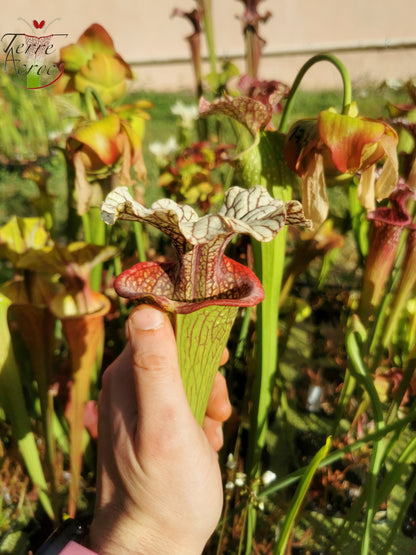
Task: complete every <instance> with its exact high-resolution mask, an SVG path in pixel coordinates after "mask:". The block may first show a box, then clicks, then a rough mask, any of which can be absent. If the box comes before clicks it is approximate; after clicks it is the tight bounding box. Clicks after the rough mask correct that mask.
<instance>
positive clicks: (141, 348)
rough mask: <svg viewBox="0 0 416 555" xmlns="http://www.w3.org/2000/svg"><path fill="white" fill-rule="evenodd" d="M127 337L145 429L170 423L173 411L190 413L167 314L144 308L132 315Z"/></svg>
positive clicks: (139, 308)
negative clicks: (167, 420)
mask: <svg viewBox="0 0 416 555" xmlns="http://www.w3.org/2000/svg"><path fill="white" fill-rule="evenodd" d="M127 335H128V337H129V342H130V347H131V350H132V359H133V376H134V384H135V389H136V397H137V406H138V416H139V422H140V427H141V429H142V430H143V428H144V427H147V426H150V427H151V426H154V427H155V426H157V423H158V422H159V425H160V423H162V422H166V419H170V418H172V411H173V412H174V414H177V412H178V411H180V412H182V413H184V412H185V413H187V412H190V409H189V406H188V402H187V399H186V395H185V392H184V389H183V385H182V380H181V376H180V371H179V364H178V353H177V348H176V341H175V335H174V332H173V329H172V326H171V324H170V322H169V319H168V317H167V315H166V314H165V313H164V312H162V311H161V310H159V309H157V308H154V307H153V306H150V305H141V306H139V307H137V308H136V309H134V310H133V312H132V313H131V314H130V316H129V319H128V321H127ZM155 431H156V430H155Z"/></svg>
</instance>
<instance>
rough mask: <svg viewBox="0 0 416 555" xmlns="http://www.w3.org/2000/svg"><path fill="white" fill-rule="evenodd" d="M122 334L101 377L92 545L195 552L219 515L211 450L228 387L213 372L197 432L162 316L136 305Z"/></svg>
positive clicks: (226, 409) (218, 441)
mask: <svg viewBox="0 0 416 555" xmlns="http://www.w3.org/2000/svg"><path fill="white" fill-rule="evenodd" d="M126 329H127V335H128V338H129V342H128V344H127V346H126V347H125V349H124V351H123V352H122V353H121V355H120V356H119V357H118V358H117V360H116V361H114V363H113V364H112V365H111V366H110V367H109V368H108V369H107V370H106V371H105V373H104V376H103V388H102V391H101V394H100V402H99V454H98V479H97V501H96V510H95V514H94V519H93V522H92V525H91V529H90V547H91V549H94V550H95V551H97V552H99V553H100V554H101V555H107V554H112V553H117V554H119V553H120V552H121V553H123V554H131V553H135V554H146V555H152V554H156V553H157V554H158V555H163V554H165V553H166V554H169V555H174V554H176V553H177V554H181V555H186V554H188V553H189V554H196V553H201V552H202V550H203V548H204V545H205V544H206V542H207V540H208V539H209V537H210V536H211V534H212V533H213V531H214V530H215V527H216V525H217V523H218V520H219V518H220V515H221V510H222V502H223V494H222V482H221V473H220V469H219V465H218V457H217V454H216V452H215V450H217V449H219V448H220V447H221V445H222V431H221V422H223V421H225V420H226V419H227V418H228V417H229V415H230V412H231V406H230V402H229V399H228V394H227V388H226V385H225V380H224V378H223V377H222V376H221V375H220V374H219V373H218V374H217V377H216V379H215V382H214V387H213V390H212V393H211V396H210V400H209V404H208V409H207V417H206V419H205V422H204V427H203V429H202V428H201V427H200V426H199V425H198V424H197V422H196V420H195V419H194V417H193V415H192V413H191V410H190V408H189V404H188V401H187V399H186V395H185V392H184V389H183V386H182V381H181V377H180V373H179V367H178V362H177V350H176V342H175V337H174V333H173V330H172V327H171V325H170V322H169V320H168V318H167V317H166V315H165V314H164V313H163V312H161V311H159V310H158V309H156V308H153V307H150V306H148V305H142V306H139V307H138V308H137V309H135V310H134V311H133V312H132V314H131V315H130V317H129V320H128V322H127V328H126Z"/></svg>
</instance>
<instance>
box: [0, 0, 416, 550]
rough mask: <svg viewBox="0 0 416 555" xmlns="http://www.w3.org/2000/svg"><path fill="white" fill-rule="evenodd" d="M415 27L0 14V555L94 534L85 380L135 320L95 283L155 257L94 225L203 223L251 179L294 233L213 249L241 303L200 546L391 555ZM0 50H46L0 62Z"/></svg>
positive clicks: (403, 437)
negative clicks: (160, 220) (21, 45)
mask: <svg viewBox="0 0 416 555" xmlns="http://www.w3.org/2000/svg"><path fill="white" fill-rule="evenodd" d="M414 15H415V8H414V6H413V3H412V2H411V1H410V0H398V1H397V2H396V3H395V5H394V10H393V8H392V6H391V5H390V4H388V3H387V2H385V3H384V2H377V3H376V2H373V1H369V2H365V3H363V2H358V1H354V2H350V3H348V4H345V3H341V2H337V1H336V2H334V1H330V0H320V1H318V2H309V1H308V0H298V1H293V0H292V1H289V0H286V1H280V0H264V1H261V2H259V1H255V0H254V1H249V0H241V1H235V0H228V1H227V2H221V1H220V0H216V1H211V2H209V1H207V0H205V1H203V0H200V1H198V2H196V1H195V2H191V1H190V2H188V3H187V4H186V5H185V4H183V3H182V4H180V3H178V2H174V1H172V2H167V1H162V0H161V1H155V2H152V3H147V2H133V1H132V2H130V1H127V0H123V1H121V2H119V3H118V5H115V4H114V3H109V2H96V1H90V2H88V3H85V2H79V1H78V0H75V1H74V2H72V3H71V4H68V3H63V2H59V1H58V2H55V4H53V5H52V4H51V3H50V2H48V3H47V2H46V1H43V0H42V1H39V2H37V3H36V5H34V4H33V3H29V2H26V1H24V2H20V3H19V5H13V6H10V7H8V8H5V12H4V14H3V15H2V21H1V30H2V44H3V62H2V65H1V66H0V69H1V71H0V103H1V111H0V491H1V504H0V553H13V554H16V555H18V554H25V553H28V552H30V551H31V550H32V551H34V550H36V549H37V548H38V547H39V545H40V544H41V543H42V542H43V541H44V540H45V538H46V537H47V536H48V534H49V532H50V531H51V530H53V528H54V527H55V526H57V525H58V524H59V523H60V522H61V521H62V519H64V518H66V517H67V516H68V515H69V516H76V518H78V519H79V520H81V521H83V522H85V523H87V524H88V522H89V521H90V520H91V517H92V511H93V504H94V495H95V477H96V475H95V473H96V468H95V467H96V442H97V428H96V425H97V419H96V417H97V413H96V402H97V398H98V392H99V389H100V380H101V375H102V371H103V370H104V369H105V367H106V366H107V365H108V364H109V363H110V362H111V361H112V360H114V358H115V357H116V356H117V355H118V354H119V353H120V351H121V349H122V347H123V345H124V344H125V340H126V339H125V336H124V321H125V319H126V317H127V315H128V313H129V311H130V309H131V307H132V306H133V304H134V302H131V301H130V300H127V299H124V298H120V297H119V296H118V295H117V294H116V293H115V290H114V285H115V278H116V276H118V275H120V274H121V273H122V271H123V270H127V269H128V268H129V267H131V266H132V265H134V264H137V263H143V262H145V261H147V262H152V263H154V264H155V265H161V266H160V267H162V268H164V267H165V266H163V265H164V264H166V263H167V262H170V261H171V260H172V258H173V259H174V258H175V253H174V249H173V248H172V244H171V243H170V242H169V240H168V239H167V238H166V236H165V235H164V234H162V233H161V232H160V231H159V230H157V229H155V228H154V227H153V226H152V225H150V224H149V223H148V222H146V221H141V220H140V218H139V219H138V221H136V222H134V223H131V222H117V223H116V224H115V225H114V226H112V227H109V226H105V225H104V224H103V222H102V221H101V218H100V207H101V203H102V201H103V200H104V199H105V197H106V195H107V193H109V192H110V191H112V190H114V189H115V188H117V187H120V186H122V187H128V191H129V192H130V194H131V195H132V196H133V197H134V199H135V201H136V202H138V203H139V204H141V205H143V204H144V205H145V206H147V207H150V206H151V205H152V203H154V202H156V201H157V200H159V199H161V198H169V199H171V200H172V201H174V202H177V203H178V204H180V205H181V204H188V205H190V206H191V207H192V208H193V209H194V210H195V213H196V214H197V215H198V216H196V217H201V218H203V217H208V216H209V215H210V214H211V213H215V212H216V211H218V209H219V207H220V206H221V204H222V203H223V201H224V199H225V198H226V193H227V190H229V189H230V188H231V187H239V188H242V189H243V190H251V187H253V186H260V187H263V188H265V189H266V190H267V191H268V193H269V194H270V198H274V199H282V200H283V201H286V202H289V203H290V202H292V200H295V201H299V202H302V203H303V209H304V211H305V216H306V218H307V219H308V220H311V222H312V223H311V224H310V225H309V228H308V225H304V226H303V227H302V226H300V227H299V226H298V227H296V226H294V225H287V226H284V227H283V228H282V229H281V231H280V232H279V234H278V235H277V237H276V239H273V241H270V242H266V243H262V244H260V243H259V242H258V241H256V240H255V239H250V238H248V237H247V236H245V235H244V236H238V237H235V238H233V239H232V240H231V241H230V244H229V246H228V247H227V254H228V256H229V257H230V258H231V259H232V260H234V261H235V262H238V263H239V264H242V265H243V266H244V267H248V268H249V269H250V271H253V272H254V273H256V274H257V276H258V277H259V279H260V280H261V281H262V284H263V287H264V290H265V300H264V301H263V303H261V304H260V305H259V306H257V307H247V306H246V305H242V306H241V307H240V308H239V310H238V312H237V313H236V317H235V323H234V326H233V328H232V331H231V333H230V337H229V341H228V348H229V351H230V360H229V362H228V363H227V364H226V366H225V368H223V369H222V371H223V372H224V374H225V376H226V379H227V383H228V387H229V391H230V396H231V400H232V403H233V408H234V410H233V416H232V418H231V420H230V422H229V423H227V425H226V426H225V446H224V449H223V451H222V452H221V455H220V462H221V468H222V471H223V477H224V492H225V506H224V513H223V516H222V519H221V522H220V524H219V526H218V530H217V531H216V533H215V534H214V536H213V538H212V540H211V542H210V543H209V545H208V546H207V548H206V553H217V554H220V553H227V554H230V555H234V554H240V553H246V554H247V555H248V554H251V553H255V554H261V553H264V554H268V553H278V554H284V553H293V554H305V555H306V554H309V553H311V554H312V553H363V554H365V553H379V552H381V553H402V554H403V553H409V554H410V553H413V552H414V540H415V538H416V470H415V469H416V466H415V465H416V435H415V420H416V379H415V374H414V372H415V368H416V289H415V278H416V276H415V274H414V271H413V268H414V264H415V262H416V259H415V257H416V232H415V229H416V227H415V226H416V223H415V214H416V204H415V200H416V197H415V189H416V147H415V137H416V128H415V121H416V81H415V76H416V35H415V32H414ZM14 35H16V45H17V40H18V39H17V37H24V35H30V36H34V37H36V38H35V39H34V40H35V42H36V44H40V43H39V42H38V41H39V40H41V38H42V37H45V36H48V35H53V37H52V38H51V39H49V41H53V44H54V47H55V49H56V50H54V51H53V52H51V54H50V58H48V57H47V55H46V53H45V52H43V56H42V49H41V53H40V54H41V55H40V56H38V57H36V56H35V57H33V56H32V58H30V56H27V57H25V56H24V55H23V54H22V55H21V56H20V60H19V61H18V60H17V58H16V59H15V60H11V58H10V57H9V58H7V56H8V48H7V45H9V44H10V40H11V37H13V36H14ZM21 40H22V41H23V40H26V39H24V38H22V39H21ZM28 40H30V39H28ZM25 44H26V47H27V45H28V42H26V43H25ZM48 44H50V42H49V43H48ZM16 45H15V46H16ZM43 48H44V50H45V48H47V46H45V47H43ZM16 54H17V53H16ZM19 55H20V54H19ZM48 56H49V54H48ZM45 58H46V59H47V60H54V62H55V63H56V64H57V65H58V64H59V63H60V62H62V63H63V66H62V67H63V75H62V76H61V77H60V78H59V79H58V80H57V81H56V83H54V84H53V85H50V86H43V87H41V88H35V87H36V84H38V85H44V84H45V83H46V82H45V81H44V80H43V81H42V79H44V78H45V75H43V76H41V79H40V80H39V81H36V75H32V77H35V81H33V79H32V80H31V79H29V77H27V76H26V75H24V74H20V73H19V72H18V71H16V67H21V66H19V64H20V63H29V62H30V63H33V62H39V63H40V64H41V63H44V62H45ZM16 64H17V65H16ZM45 67H46V66H45ZM46 84H47V85H49V83H46ZM201 99H202V100H201ZM103 145H104V147H103ZM288 220H289V218H288ZM302 222H303V224H305V220H302ZM286 223H289V221H287V222H286ZM269 270H270V271H269ZM200 279H201V280H202V281H203V279H204V278H203V276H202V277H200ZM140 294H141V295H142V293H140ZM143 295H144V297H140V298H141V299H142V300H143V298H145V300H146V301H147V302H148V301H149V299H151V301H152V302H156V303H158V302H159V299H158V298H156V297H155V294H154V292H153V291H145V292H144V293H143ZM224 295H225V296H227V295H226V293H225V294H224ZM219 296H220V297H221V295H219ZM155 299H156V300H155ZM206 300H207V299H191V300H189V299H186V301H187V302H188V301H189V302H191V304H192V302H195V303H198V302H205V301H206ZM176 301H177V299H176V300H175V302H176ZM168 310H171V308H169V309H168ZM175 310H176V309H174V310H173V313H174V314H175ZM181 317H182V315H180V316H178V314H176V315H175V316H172V318H173V319H175V318H176V321H177V322H179V321H180V319H181ZM178 329H179V327H178ZM80 337H82V338H84V341H80V340H79V338H80ZM186 379H187V378H186V376H185V375H184V381H185V382H186Z"/></svg>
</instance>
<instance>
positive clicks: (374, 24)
mask: <svg viewBox="0 0 416 555" xmlns="http://www.w3.org/2000/svg"><path fill="white" fill-rule="evenodd" d="M212 4H213V12H214V20H215V41H216V50H217V52H218V54H219V55H220V56H229V57H231V58H232V59H235V57H236V56H238V55H239V56H241V55H242V54H243V41H242V36H241V24H240V22H239V20H238V19H237V18H236V16H237V15H238V14H241V13H242V10H243V3H242V2H241V1H237V0H212ZM195 5H196V3H195V2H194V1H192V0H118V1H114V0H113V1H109V0H71V1H69V2H66V1H65V2H64V1H62V0H56V1H55V2H51V0H36V2H33V0H32V1H30V0H17V1H15V2H14V3H13V4H12V3H8V7H5V6H3V10H2V17H1V21H0V31H1V34H2V35H3V34H4V33H6V32H26V33H27V32H29V28H28V27H27V25H25V24H24V23H23V22H22V21H19V20H18V18H19V17H22V18H24V19H26V20H27V21H28V22H32V20H33V19H37V20H39V21H40V20H42V19H44V20H45V21H46V24H48V23H49V22H51V21H52V20H53V19H55V18H59V21H56V22H54V23H53V24H52V25H51V26H50V27H49V29H48V31H47V32H48V34H49V33H68V34H69V37H68V38H67V39H66V40H67V41H68V42H75V41H76V40H77V38H78V37H79V35H80V34H81V33H82V32H83V31H84V30H85V29H86V27H88V26H89V25H90V24H91V23H93V22H97V23H101V24H102V25H103V26H104V27H105V28H106V29H107V31H108V32H109V33H110V34H111V36H112V37H113V39H114V42H115V45H116V48H117V50H118V52H119V53H120V54H121V55H122V56H123V57H124V58H125V59H126V60H127V61H128V62H130V63H134V64H135V69H136V73H137V81H136V84H135V86H138V87H143V88H154V89H159V90H161V89H163V90H168V89H169V90H172V89H177V88H187V87H191V86H192V84H193V80H192V72H191V68H190V64H189V63H188V62H187V61H186V60H187V59H188V57H189V51H188V45H187V42H186V41H185V40H184V37H185V36H186V35H187V34H189V33H190V32H191V26H190V24H189V22H188V21H187V20H185V19H182V18H180V17H176V18H173V19H172V18H171V17H170V15H171V13H172V10H173V8H174V7H179V8H181V9H183V10H190V9H192V8H193V7H194V6H195ZM267 10H269V11H271V12H272V14H273V15H272V17H271V18H270V19H269V21H268V22H267V23H266V24H264V25H263V26H262V27H261V35H262V36H263V37H264V38H265V39H266V41H267V45H266V47H265V50H264V52H265V54H266V55H267V57H265V58H264V59H263V62H262V65H261V68H260V73H261V77H263V78H267V79H271V78H273V79H280V80H282V81H285V82H287V83H290V82H291V81H292V80H293V78H294V76H295V74H296V72H297V70H298V69H299V67H300V66H301V65H302V63H303V62H304V61H305V60H306V59H307V58H308V57H309V56H310V55H312V54H313V53H316V52H319V51H322V50H324V49H325V50H328V49H329V50H331V51H333V52H335V53H337V55H338V56H339V57H340V58H341V59H342V61H343V62H344V63H345V65H346V66H347V68H348V69H349V71H350V73H351V76H352V79H353V80H354V82H356V83H357V82H358V83H366V82H368V81H382V80H384V79H406V78H408V77H409V76H416V26H415V21H416V4H415V2H414V0H395V1H394V3H392V2H391V1H390V0H348V1H347V2H345V1H340V0H264V1H263V2H260V4H259V11H260V13H264V12H265V11H267ZM401 43H404V44H406V45H412V47H406V48H399V49H394V48H383V46H384V45H388V44H391V45H393V46H395V45H397V44H401ZM63 44H64V41H62V43H61V44H59V46H61V45H63ZM57 45H58V43H57ZM358 45H361V46H369V45H378V46H379V47H381V49H379V50H365V51H361V52H352V51H349V49H350V48H355V47H357V46H358ZM284 52H291V53H293V54H292V55H290V56H282V55H278V56H274V57H271V55H272V54H273V53H278V54H281V53H284ZM296 52H297V53H298V54H295V53H296ZM268 56H270V57H268ZM172 59H182V60H184V62H183V63H179V64H173V63H165V64H162V65H154V66H147V65H142V64H141V62H146V61H148V60H155V61H159V62H161V61H163V60H165V61H166V60H172ZM238 64H239V65H240V68H241V69H242V70H243V65H242V62H241V59H240V61H239V62H238ZM338 84H339V78H338V75H337V73H336V71H335V70H334V69H333V68H331V67H330V66H329V64H319V67H316V68H314V69H313V70H312V71H311V72H310V74H309V75H308V78H307V79H306V80H305V85H304V86H305V87H310V88H321V87H327V88H332V87H334V86H337V85H338Z"/></svg>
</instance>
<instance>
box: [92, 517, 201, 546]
mask: <svg viewBox="0 0 416 555" xmlns="http://www.w3.org/2000/svg"><path fill="white" fill-rule="evenodd" d="M86 545H87V547H88V548H89V549H91V550H93V551H95V552H96V553H99V554H100V555H120V553H123V555H200V554H201V553H202V550H203V548H204V545H205V541H202V540H201V541H198V539H197V538H195V537H193V533H192V531H190V534H189V537H184V538H178V537H177V536H176V534H175V532H173V533H172V531H169V530H167V529H164V528H163V526H160V527H159V526H156V527H155V526H154V525H152V524H151V523H145V522H144V521H143V522H142V523H141V524H140V525H138V524H137V522H136V521H131V520H129V519H128V518H127V517H126V516H123V517H122V518H119V519H109V518H108V517H107V516H106V517H103V518H101V517H100V515H97V516H95V517H94V520H93V522H92V524H91V527H90V533H89V538H88V542H87V543H86Z"/></svg>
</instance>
